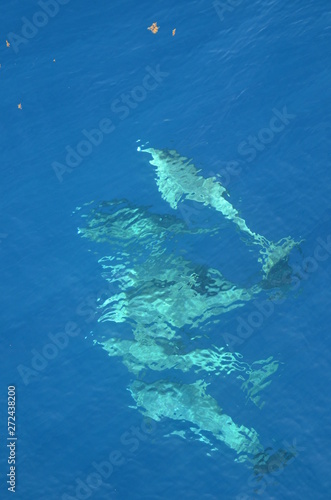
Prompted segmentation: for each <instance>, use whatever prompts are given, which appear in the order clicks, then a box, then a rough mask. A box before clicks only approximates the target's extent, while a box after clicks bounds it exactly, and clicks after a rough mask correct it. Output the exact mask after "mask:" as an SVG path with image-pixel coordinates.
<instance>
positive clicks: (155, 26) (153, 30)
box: [147, 23, 160, 35]
mask: <svg viewBox="0 0 331 500" xmlns="http://www.w3.org/2000/svg"><path fill="white" fill-rule="evenodd" d="M147 29H148V30H150V31H151V32H152V33H154V35H155V34H156V33H157V32H158V31H159V29H160V26H158V25H157V23H153V24H152V25H151V26H149V27H148V28H147Z"/></svg>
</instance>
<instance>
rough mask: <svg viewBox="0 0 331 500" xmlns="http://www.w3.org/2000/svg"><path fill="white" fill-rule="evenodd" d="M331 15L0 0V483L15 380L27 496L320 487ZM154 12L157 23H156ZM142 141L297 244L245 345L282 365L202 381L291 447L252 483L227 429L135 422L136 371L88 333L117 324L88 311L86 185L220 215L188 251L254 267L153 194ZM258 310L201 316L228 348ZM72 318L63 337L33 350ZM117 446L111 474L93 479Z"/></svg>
mask: <svg viewBox="0 0 331 500" xmlns="http://www.w3.org/2000/svg"><path fill="white" fill-rule="evenodd" d="M40 12H47V13H48V14H44V15H40V14H36V13H40ZM38 16H39V17H38ZM330 21H331V13H330V9H329V8H328V6H327V5H326V2H322V1H316V2H313V3H312V2H308V1H300V2H299V1H298V0H295V1H293V2H290V3H288V2H285V1H275V0H269V1H253V2H250V3H249V4H247V2H243V1H240V0H238V1H237V2H234V1H233V2H231V1H230V0H227V1H226V0H224V1H223V0H222V1H219V2H212V1H210V2H209V1H208V2H207V1H202V0H200V1H193V2H182V3H178V2H173V1H170V2H168V3H167V4H165V3H164V2H159V1H156V2H147V1H143V2H139V3H138V4H137V3H134V2H131V1H125V0H124V1H121V2H119V1H113V2H110V3H106V2H100V3H95V4H94V3H91V2H86V1H84V0H81V1H80V2H78V0H68V1H64V0H62V2H61V3H60V1H59V0H57V2H55V0H53V1H49V2H47V1H45V2H42V1H41V2H39V3H38V2H35V1H32V0H29V1H26V2H24V3H22V2H18V1H17V0H13V1H11V2H8V1H4V2H3V3H2V8H1V16H0V26H1V33H2V37H1V39H2V41H1V52H0V64H1V67H0V87H1V95H2V99H1V116H2V120H1V139H0V140H1V149H2V152H3V155H2V164H1V223H0V256H1V266H2V272H1V276H2V279H1V283H0V287H1V312H2V321H1V323H2V335H1V360H2V362H1V390H0V394H1V398H0V399H1V402H0V403H1V404H0V428H1V433H0V435H1V446H0V459H1V467H0V498H7V495H10V492H8V490H7V488H8V484H7V483H6V481H7V476H6V474H7V473H8V471H9V465H8V463H7V458H8V447H7V446H6V445H7V443H8V440H7V437H8V431H7V403H6V401H7V387H8V386H9V385H15V386H16V403H17V404H16V406H17V407H16V424H17V446H16V464H15V466H16V498H17V499H19V500H21V499H24V500H30V499H65V498H67V499H68V498H82V499H83V498H91V499H100V500H103V499H118V500H124V499H125V500H126V499H130V500H136V499H137V500H140V499H144V500H145V499H146V500H147V499H148V500H154V499H155V500H156V499H162V500H163V499H164V500H167V499H172V500H173V499H186V498H187V499H204V500H212V499H221V498H222V499H223V498H225V499H236V500H245V499H247V500H248V499H253V498H261V499H277V500H278V499H288V498H291V499H292V498H293V499H297V498H298V499H307V500H309V499H324V498H329V495H330V493H329V492H330V486H331V485H330V475H329V463H330V458H331V457H330V449H331V435H330V419H329V411H330V395H329V387H330V385H331V371H330V341H329V338H328V337H329V328H330V320H331V316H330V308H329V304H330V300H331V292H330V285H329V284H330V269H331V267H330V261H331V259H330V254H331V248H330V238H331V236H330V234H331V227H330V226H331V224H330V221H331V211H330V208H331V207H330V187H331V174H330V160H329V151H330V134H329V131H330V94H331V92H330V59H329V50H328V49H329V46H330ZM154 22H157V24H158V26H159V27H160V29H159V31H158V32H157V33H156V34H153V33H152V32H151V31H150V30H148V29H147V27H149V26H151V25H152V23H154ZM36 25H38V27H36ZM173 29H176V32H175V35H174V36H173V35H172V30H173ZM6 41H7V42H8V44H9V46H7V44H6ZM137 86H138V88H139V89H138V90H137ZM142 86H144V87H142ZM141 88H144V89H145V92H144V91H142V90H141ZM132 92H134V96H135V98H133V97H132V95H133V94H132ZM139 92H140V93H139ZM123 94H124V95H125V96H129V101H126V102H123V99H124V100H125V99H127V97H125V96H124V97H123ZM130 96H131V99H130ZM19 104H20V105H21V108H22V109H20V108H19V107H18V105H19ZM280 117H281V118H280ZM100 127H101V128H103V132H102V134H103V135H102V140H101V139H100V137H101V136H100V134H99V135H98V134H97V135H95V133H94V136H93V137H94V139H93V140H94V142H95V144H92V145H91V143H90V146H86V145H85V147H86V148H88V149H85V150H84V146H81V148H82V149H80V151H81V152H82V156H81V157H80V158H79V157H77V147H79V146H78V145H79V143H81V141H83V140H85V139H86V134H88V133H89V132H90V133H91V131H92V130H93V129H100ZM270 130H271V133H270ZM272 130H273V131H272ZM84 131H85V135H84ZM90 137H91V136H90ZM254 137H258V138H259V140H258V142H256V140H255V139H254ZM261 138H262V141H261ZM138 140H140V141H141V142H140V143H139V142H137V141H138ZM254 140H255V142H254ZM92 142H93V141H92ZM98 142H100V144H98ZM147 142H148V143H149V145H150V147H153V148H159V149H162V148H169V149H175V150H177V151H178V152H179V153H180V154H182V155H184V156H186V157H188V158H192V159H193V162H194V164H195V165H196V167H197V168H199V169H201V172H200V174H201V175H203V176H204V177H211V176H220V177H219V180H220V182H222V183H223V184H224V185H225V186H226V188H227V190H228V192H229V194H230V198H229V200H230V201H231V203H232V204H233V206H234V207H236V208H237V210H238V211H239V213H240V215H241V216H242V217H244V218H245V220H246V222H247V223H248V225H249V227H252V228H254V230H255V231H256V232H258V233H259V234H262V235H264V236H265V237H266V238H268V239H270V240H272V241H278V240H280V239H281V238H282V237H285V236H288V235H290V236H291V237H292V238H293V239H294V240H296V241H299V240H304V241H303V242H302V244H301V245H300V250H298V251H296V252H294V253H293V256H291V258H292V262H291V263H292V265H293V268H295V269H296V272H297V273H301V277H300V283H299V286H298V287H297V289H296V290H295V291H290V292H289V293H287V295H286V300H284V301H283V302H282V303H281V304H277V305H275V307H274V309H275V310H274V312H273V313H272V314H271V315H270V316H268V317H264V319H263V322H262V324H261V325H260V326H258V327H256V328H254V330H253V333H252V334H249V335H247V336H246V337H247V338H245V339H241V340H243V341H242V342H241V343H240V345H238V346H236V349H238V351H240V353H241V354H242V355H243V356H244V358H245V360H248V361H249V362H250V363H252V362H254V361H256V360H261V359H267V358H268V357H270V356H273V357H274V358H275V359H277V360H279V362H280V368H279V369H278V371H277V372H276V373H275V374H274V376H273V377H272V382H271V384H270V385H269V386H268V387H266V388H265V390H264V391H263V399H264V401H265V405H264V406H263V408H262V409H259V408H257V407H256V406H255V405H253V404H252V403H251V402H246V401H245V400H244V398H243V397H242V395H240V394H239V391H237V389H238V386H237V385H236V383H235V382H233V380H232V379H231V380H230V379H229V378H227V377H225V376H224V377H216V376H213V375H211V376H209V377H208V380H207V382H208V383H210V386H209V388H208V390H209V391H210V393H211V394H212V396H213V397H214V398H215V399H216V400H217V402H218V404H219V406H220V407H221V408H223V409H224V411H225V412H226V413H227V414H229V415H231V417H232V418H233V420H234V421H235V422H238V423H240V424H243V425H245V426H246V427H247V428H254V429H255V430H256V431H257V432H258V434H259V436H260V440H261V442H263V444H264V446H265V447H272V448H273V449H286V450H289V449H292V448H293V449H295V450H296V453H295V456H293V458H292V459H291V460H290V461H289V463H288V464H286V466H285V467H281V468H280V469H279V470H275V471H274V472H272V471H271V472H270V471H269V472H270V473H269V474H266V475H265V476H263V478H262V479H261V481H257V480H256V478H255V477H254V474H253V473H252V469H250V468H248V467H246V466H245V464H241V463H237V462H235V461H234V458H235V454H234V453H233V451H232V450H230V448H228V447H226V446H225V445H224V444H223V443H218V448H219V450H218V451H216V452H213V453H210V447H208V445H207V444H206V443H204V442H200V441H198V440H183V439H182V438H180V437H179V436H176V435H172V436H170V437H165V435H167V434H169V433H170V432H172V431H174V430H175V429H176V425H175V424H176V422H171V421H170V420H169V419H162V420H161V421H160V422H156V424H155V426H153V427H152V430H151V432H145V433H142V432H141V426H142V425H143V417H142V415H141V413H139V412H138V411H137V410H136V409H134V408H130V406H134V404H135V403H134V401H133V399H132V397H131V395H130V392H129V391H128V390H127V387H128V386H129V384H130V383H131V382H132V380H133V376H132V374H131V373H129V372H128V370H127V368H126V367H125V366H124V365H123V364H122V362H121V360H120V358H115V357H112V358H110V357H108V356H107V354H106V353H105V351H103V350H102V349H101V348H99V347H98V346H95V345H94V344H93V340H94V339H98V338H100V337H101V336H102V335H107V334H108V335H109V334H110V333H111V334H114V333H116V334H117V335H127V332H128V326H127V325H125V324H114V323H103V324H100V323H98V322H97V314H94V312H95V311H96V305H97V302H96V301H97V299H98V297H99V296H100V295H101V294H102V292H103V290H104V288H105V280H104V278H103V277H102V272H101V267H100V265H99V264H98V259H99V258H100V257H101V256H102V255H106V254H107V251H108V250H107V245H101V246H98V245H97V244H93V242H90V241H87V240H84V239H82V238H80V237H79V235H78V234H77V227H78V226H79V225H81V219H80V217H79V211H78V212H77V211H76V207H82V206H83V205H84V204H86V203H88V202H91V201H93V200H94V201H95V202H96V203H100V202H102V201H110V200H113V199H123V198H125V199H127V200H129V201H130V202H131V203H132V204H134V205H137V206H140V205H144V206H150V207H151V209H152V210H153V212H155V213H162V214H170V215H177V216H178V217H180V218H182V219H183V220H184V221H185V222H188V220H187V219H189V222H190V221H191V219H190V217H191V215H192V214H193V215H192V217H193V220H194V222H199V223H200V224H201V225H202V227H203V224H207V223H208V222H210V221H212V224H219V225H220V228H221V229H222V231H223V228H224V233H222V231H221V233H220V234H221V236H220V237H219V238H218V239H215V240H214V243H213V244H210V240H209V239H207V238H206V239H205V240H204V239H203V238H201V239H200V240H198V243H195V244H192V245H190V244H189V243H187V242H186V240H185V244H184V243H183V245H184V248H183V250H185V251H186V253H187V255H188V256H189V257H190V258H191V259H193V260H195V261H196V262H199V263H201V264H203V265H208V266H209V267H214V268H217V269H219V270H220V271H221V272H222V273H224V274H226V276H227V278H228V279H230V280H231V281H233V282H235V283H239V284H241V285H242V286H247V284H248V283H251V282H252V281H254V282H256V281H257V278H256V276H257V275H258V273H259V269H258V266H257V265H256V262H255V261H254V259H253V257H252V256H250V255H248V254H247V252H245V248H244V246H240V244H239V243H240V238H239V236H238V233H237V232H236V231H235V229H234V227H232V228H231V226H229V224H226V223H225V221H224V218H223V217H222V216H221V215H220V214H217V215H219V217H217V216H216V215H215V214H213V215H212V214H210V212H206V213H207V215H205V214H204V212H203V211H199V210H198V209H197V206H196V205H195V206H194V211H193V212H189V213H187V212H185V211H183V210H182V211H177V212H175V211H174V210H172V209H171V207H170V206H169V205H168V204H167V203H166V202H165V201H164V200H162V199H161V196H160V193H159V192H158V189H157V186H156V183H155V171H154V169H153V167H152V166H151V165H150V164H149V162H148V157H147V155H143V154H140V153H138V152H137V146H138V145H139V144H146V143H147ZM73 151H76V154H75V153H73ZM68 154H69V157H68V156H67V155H68ZM70 155H71V156H70ZM77 158H78V159H77ZM74 212H75V213H74ZM222 234H224V237H223V236H222ZM321 242H322V243H321ZM254 312H256V306H255V305H254V304H253V303H251V302H250V303H247V304H246V305H245V306H244V307H243V308H242V309H241V310H240V314H239V313H238V311H237V310H234V311H230V312H229V313H227V314H224V315H222V316H220V322H219V323H218V324H217V325H214V327H213V329H212V330H208V332H202V334H206V335H208V339H209V340H208V342H210V344H216V345H218V346H223V345H225V343H226V338H225V333H226V332H227V333H228V334H231V335H235V334H236V332H237V329H238V325H239V319H238V317H239V316H240V317H241V318H243V319H244V320H245V321H246V320H247V318H249V317H250V315H251V314H253V313H254ZM65 329H67V330H66V331H67V332H70V333H71V335H70V336H69V335H67V336H66V339H67V344H66V345H65V347H63V348H62V349H60V348H59V349H54V348H53V351H49V355H48V359H47V360H46V359H45V358H41V357H40V356H41V353H42V352H45V346H47V345H49V344H52V338H54V337H52V335H55V334H57V333H59V332H63V331H64V330H65ZM53 345H54V343H53ZM43 350H44V351H43ZM200 378H203V375H201V376H200ZM191 382H193V379H190V378H186V379H185V383H191ZM137 428H138V431H137ZM139 429H140V430H139ZM137 432H138V433H139V434H138V437H137V435H135V433H137ZM139 436H142V437H139ZM129 439H131V441H130V443H128V440H129ZM123 441H124V444H123ZM116 453H118V454H121V457H122V458H121V459H119V458H118V457H119V455H118V454H116ZM110 456H111V457H112V458H113V460H114V462H115V464H114V466H113V470H112V471H110V469H109V475H108V477H107V478H104V479H103V480H102V483H101V484H98V483H93V478H94V480H95V473H96V471H97V470H98V468H99V470H100V467H101V466H100V464H101V463H102V462H105V461H108V462H109V460H110ZM116 458H117V460H116ZM93 474H94V476H93ZM91 475H92V476H93V477H92V478H91ZM91 484H92V486H91ZM96 484H97V485H96ZM89 485H90V486H89Z"/></svg>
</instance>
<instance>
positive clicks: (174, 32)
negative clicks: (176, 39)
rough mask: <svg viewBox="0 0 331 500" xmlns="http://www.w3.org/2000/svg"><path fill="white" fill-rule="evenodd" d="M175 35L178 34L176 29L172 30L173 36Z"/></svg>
mask: <svg viewBox="0 0 331 500" xmlns="http://www.w3.org/2000/svg"><path fill="white" fill-rule="evenodd" d="M175 34H176V28H175V29H174V30H172V36H175Z"/></svg>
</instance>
